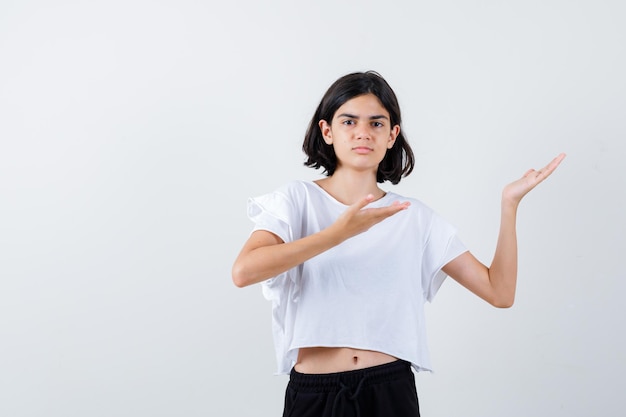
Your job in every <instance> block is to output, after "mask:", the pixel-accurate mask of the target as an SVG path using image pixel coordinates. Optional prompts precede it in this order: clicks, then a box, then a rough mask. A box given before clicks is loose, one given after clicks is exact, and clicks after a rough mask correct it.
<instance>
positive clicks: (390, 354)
mask: <svg viewBox="0 0 626 417" xmlns="http://www.w3.org/2000/svg"><path fill="white" fill-rule="evenodd" d="M401 122H402V120H401V116H400V108H399V106H398V101H397V99H396V96H395V94H394V92H393V90H392V89H391V87H390V86H389V85H388V84H387V82H386V81H385V80H384V79H383V78H382V77H381V76H380V75H378V74H377V73H375V72H371V71H370V72H365V73H353V74H348V75H346V76H343V77H341V78H340V79H338V80H337V81H336V82H335V83H333V84H332V85H331V86H330V88H329V89H328V91H327V92H326V94H325V95H324V97H323V98H322V101H321V103H320V104H319V106H318V108H317V110H316V112H315V114H314V116H313V118H312V120H311V123H310V125H309V127H308V130H307V132H306V136H305V139H304V144H303V150H304V152H305V153H306V155H307V158H308V159H307V160H306V162H305V164H306V165H307V166H310V167H313V168H322V169H323V170H324V173H325V174H326V177H325V178H322V179H319V180H317V181H292V182H289V183H287V184H286V185H284V186H283V187H281V188H279V189H278V190H276V191H274V192H273V193H270V194H266V195H263V196H260V197H257V198H252V199H250V200H249V202H248V215H249V217H250V218H251V220H252V221H253V222H254V224H255V226H254V230H253V232H252V234H251V235H250V237H249V239H248V240H247V241H246V243H245V244H244V246H243V248H242V250H241V253H240V254H239V256H238V257H237V259H236V260H235V263H234V266H233V281H234V283H235V285H237V286H239V287H244V286H247V285H251V284H254V283H259V282H262V288H263V293H264V295H265V297H266V298H267V299H268V300H271V301H272V305H273V308H272V315H273V333H274V342H275V348H276V359H277V362H278V373H280V374H287V373H289V374H290V379H289V384H288V385H287V390H286V394H285V408H284V414H283V416H284V417H287V416H291V417H296V416H349V415H355V416H361V417H367V416H372V417H373V416H395V417H402V416H412V417H414V416H419V406H418V399H417V393H416V390H415V379H414V375H413V371H412V370H411V368H413V369H414V370H415V371H422V370H430V367H431V364H430V358H429V354H428V348H427V343H426V331H425V323H424V311H423V307H424V303H425V302H426V301H431V300H432V298H433V297H434V295H435V294H436V292H437V290H438V289H439V287H440V286H441V284H442V282H443V280H444V278H445V277H446V276H450V277H452V278H453V279H455V280H456V281H458V282H459V283H460V284H461V285H463V286H464V287H466V288H467V289H469V290H470V291H472V292H473V293H474V294H476V295H477V296H479V297H481V298H482V299H484V300H485V301H487V302H489V303H490V304H492V305H494V306H496V307H510V306H511V305H512V304H513V299H514V296H515V285H516V279H517V241H516V232H515V217H516V212H517V207H518V205H519V203H520V201H521V199H522V197H524V195H526V193H528V192H529V191H530V190H532V189H533V188H534V187H535V186H536V185H537V184H539V183H540V182H542V181H543V180H544V179H546V178H547V177H548V176H549V175H550V174H551V173H552V172H553V171H554V170H555V169H556V167H557V166H558V165H559V163H560V162H561V160H562V159H563V158H564V157H565V155H564V154H561V155H559V156H557V157H556V158H555V159H554V160H553V161H552V162H550V164H548V165H547V166H546V167H545V168H543V169H540V170H539V171H536V170H534V169H531V170H529V171H528V172H526V174H524V176H523V177H522V178H521V179H519V180H517V181H515V182H513V183H511V184H509V185H507V186H506V187H505V188H504V190H503V193H502V210H501V216H502V217H501V224H500V233H499V236H498V243H497V247H496V251H495V255H494V258H493V261H492V263H491V265H490V266H489V267H487V266H485V265H483V264H482V263H481V262H479V261H478V260H477V259H476V258H475V257H474V256H473V255H472V254H471V253H470V252H469V251H468V250H467V249H466V248H465V246H464V245H463V243H462V242H461V241H460V240H459V238H458V237H457V235H456V231H455V229H454V228H453V227H452V226H451V225H450V224H449V223H447V222H446V221H445V220H443V219H442V218H440V217H439V216H438V215H437V214H436V213H434V212H433V211H432V210H431V209H430V208H428V207H427V206H426V205H424V204H423V203H422V202H420V201H418V200H416V199H413V198H408V197H403V196H400V195H398V194H395V193H393V192H386V191H384V190H382V189H381V188H379V186H378V184H379V183H382V182H385V181H390V182H391V183H392V184H397V183H398V182H399V181H400V180H401V178H402V177H403V176H406V175H408V174H409V173H411V171H412V169H413V165H414V157H413V152H412V150H411V147H410V146H409V144H408V142H407V140H406V138H405V137H404V135H403V133H402V129H401Z"/></svg>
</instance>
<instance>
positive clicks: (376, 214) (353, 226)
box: [331, 194, 411, 240]
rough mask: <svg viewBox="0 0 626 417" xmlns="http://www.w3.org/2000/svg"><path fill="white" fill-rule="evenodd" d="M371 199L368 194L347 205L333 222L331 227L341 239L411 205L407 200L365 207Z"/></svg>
mask: <svg viewBox="0 0 626 417" xmlns="http://www.w3.org/2000/svg"><path fill="white" fill-rule="evenodd" d="M373 200H374V196H373V195H371V194H370V195H368V196H366V197H365V198H363V199H361V200H359V201H357V202H356V203H354V204H352V205H351V206H350V207H348V208H347V209H346V211H344V212H343V213H342V214H341V216H339V218H338V219H337V220H336V221H335V223H333V225H332V226H331V228H333V229H335V230H334V231H335V233H338V234H339V236H341V239H342V240H343V239H348V238H351V237H353V236H356V235H358V234H359V233H363V232H365V231H366V230H367V229H369V228H370V227H372V226H374V225H375V224H377V223H380V222H381V221H383V220H385V219H386V218H388V217H391V216H393V215H394V214H396V213H398V212H400V211H402V210H406V209H407V208H408V207H409V205H411V203H409V202H408V201H405V202H403V203H400V202H398V201H395V202H394V203H393V204H391V205H390V206H385V207H376V208H365V206H367V205H368V204H369V203H371V202H372V201H373Z"/></svg>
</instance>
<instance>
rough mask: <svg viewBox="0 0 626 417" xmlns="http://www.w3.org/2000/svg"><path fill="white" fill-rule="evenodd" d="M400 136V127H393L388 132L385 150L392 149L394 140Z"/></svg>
mask: <svg viewBox="0 0 626 417" xmlns="http://www.w3.org/2000/svg"><path fill="white" fill-rule="evenodd" d="M399 134H400V125H395V126H394V127H392V128H391V132H389V140H388V141H387V149H391V148H393V144H394V143H396V138H397V137H398V135H399Z"/></svg>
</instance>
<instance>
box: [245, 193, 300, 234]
mask: <svg viewBox="0 0 626 417" xmlns="http://www.w3.org/2000/svg"><path fill="white" fill-rule="evenodd" d="M292 212H293V210H292V204H291V202H290V201H289V200H288V199H287V197H286V196H285V195H284V194H283V193H280V192H278V191H275V192H273V193H269V194H265V195H262V196H259V197H252V198H250V199H248V218H250V220H252V221H253V222H254V229H253V231H255V230H267V231H269V232H272V233H274V234H275V235H277V236H278V237H280V238H281V239H282V240H283V242H291V241H292V240H293V230H292V227H291V222H292Z"/></svg>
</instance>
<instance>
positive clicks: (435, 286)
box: [422, 215, 467, 302]
mask: <svg viewBox="0 0 626 417" xmlns="http://www.w3.org/2000/svg"><path fill="white" fill-rule="evenodd" d="M466 251H467V248H466V246H465V245H464V244H463V242H461V240H460V239H459V237H458V236H457V232H456V229H455V228H454V226H452V225H451V224H450V223H448V222H446V221H445V220H443V219H442V218H441V217H439V216H437V215H433V218H432V223H431V227H430V231H429V234H428V240H427V241H426V245H425V247H424V253H423V257H422V288H423V289H424V298H425V299H426V300H428V301H429V302H430V301H432V300H433V298H434V297H435V295H436V294H437V291H439V288H440V287H441V284H443V281H444V280H445V278H446V276H447V275H446V274H445V272H443V271H442V270H441V268H443V267H444V266H445V265H446V264H447V263H448V262H450V261H451V260H453V259H455V258H456V257H457V256H459V255H461V254H462V253H464V252H466Z"/></svg>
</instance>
